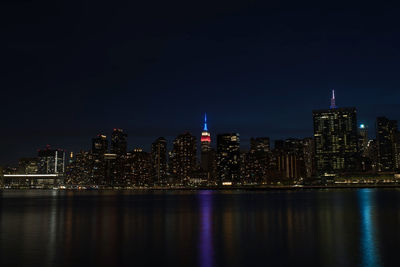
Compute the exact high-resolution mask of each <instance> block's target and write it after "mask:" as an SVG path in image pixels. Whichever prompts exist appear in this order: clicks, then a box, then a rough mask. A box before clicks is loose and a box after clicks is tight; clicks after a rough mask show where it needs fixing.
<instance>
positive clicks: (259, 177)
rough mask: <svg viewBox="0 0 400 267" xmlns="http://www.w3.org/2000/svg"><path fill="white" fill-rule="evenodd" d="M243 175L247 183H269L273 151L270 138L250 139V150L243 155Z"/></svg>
mask: <svg viewBox="0 0 400 267" xmlns="http://www.w3.org/2000/svg"><path fill="white" fill-rule="evenodd" d="M241 158H242V160H241V162H242V164H241V165H242V166H241V170H242V171H241V175H242V177H243V180H244V182H245V183H255V184H262V183H266V182H268V177H269V171H270V163H271V162H270V161H271V150H270V140H269V137H257V138H251V139H250V150H249V151H248V152H243V153H241Z"/></svg>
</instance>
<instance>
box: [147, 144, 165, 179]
mask: <svg viewBox="0 0 400 267" xmlns="http://www.w3.org/2000/svg"><path fill="white" fill-rule="evenodd" d="M151 162H152V170H153V171H152V173H153V175H152V176H153V179H154V182H155V183H156V184H159V185H160V184H165V183H166V182H167V140H166V139H165V138H164V137H159V138H157V140H155V141H154V142H153V144H152V145H151Z"/></svg>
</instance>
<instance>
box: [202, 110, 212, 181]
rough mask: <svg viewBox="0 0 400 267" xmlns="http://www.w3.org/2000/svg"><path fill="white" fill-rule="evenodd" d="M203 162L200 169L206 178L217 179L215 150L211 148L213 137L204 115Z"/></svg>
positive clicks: (209, 179)
mask: <svg viewBox="0 0 400 267" xmlns="http://www.w3.org/2000/svg"><path fill="white" fill-rule="evenodd" d="M200 142H201V160H200V167H201V171H202V172H203V173H204V178H206V179H207V180H208V181H212V180H213V179H214V177H215V150H214V149H213V148H212V147H211V135H210V132H209V131H208V126H207V115H206V114H204V126H203V131H202V132H201V138H200Z"/></svg>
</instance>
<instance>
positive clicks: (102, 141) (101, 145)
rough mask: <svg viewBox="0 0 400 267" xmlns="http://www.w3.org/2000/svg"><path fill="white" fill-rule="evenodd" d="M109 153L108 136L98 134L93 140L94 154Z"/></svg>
mask: <svg viewBox="0 0 400 267" xmlns="http://www.w3.org/2000/svg"><path fill="white" fill-rule="evenodd" d="M107 151H108V140H107V136H105V135H103V134H98V135H97V136H96V137H94V138H93V139H92V153H93V154H98V155H99V154H105V153H107Z"/></svg>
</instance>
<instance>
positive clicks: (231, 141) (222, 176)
mask: <svg viewBox="0 0 400 267" xmlns="http://www.w3.org/2000/svg"><path fill="white" fill-rule="evenodd" d="M217 175H218V179H219V184H220V185H228V184H238V183H240V138H239V134H238V133H226V134H218V135H217Z"/></svg>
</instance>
